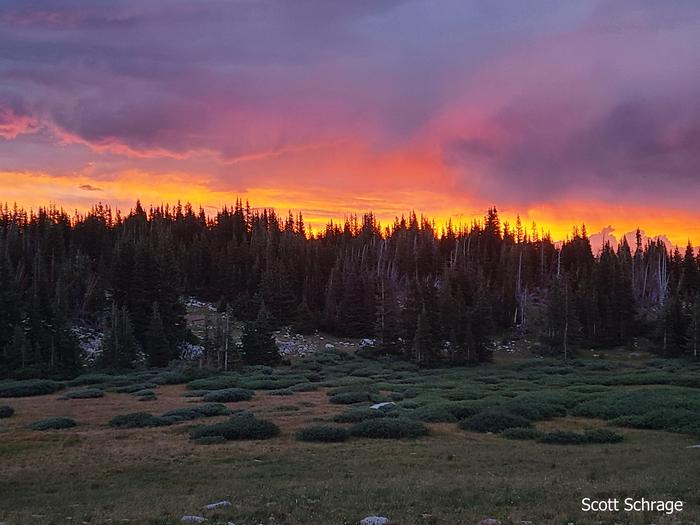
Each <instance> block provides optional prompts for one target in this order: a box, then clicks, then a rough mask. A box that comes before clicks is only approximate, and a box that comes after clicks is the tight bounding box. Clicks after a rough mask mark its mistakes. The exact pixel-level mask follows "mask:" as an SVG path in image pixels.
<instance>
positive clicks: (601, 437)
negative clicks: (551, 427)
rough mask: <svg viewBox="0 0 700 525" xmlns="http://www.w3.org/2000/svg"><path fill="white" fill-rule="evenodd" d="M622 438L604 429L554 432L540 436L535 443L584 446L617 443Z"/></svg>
mask: <svg viewBox="0 0 700 525" xmlns="http://www.w3.org/2000/svg"><path fill="white" fill-rule="evenodd" d="M623 439H624V437H623V436H622V435H621V434H618V433H617V432H613V431H611V430H605V429H596V430H587V431H585V432H566V431H561V430H559V431H555V432H547V433H544V434H542V435H541V436H540V437H539V438H537V441H539V442H540V443H547V444H550V445H584V444H588V443H619V442H620V441H622V440H623Z"/></svg>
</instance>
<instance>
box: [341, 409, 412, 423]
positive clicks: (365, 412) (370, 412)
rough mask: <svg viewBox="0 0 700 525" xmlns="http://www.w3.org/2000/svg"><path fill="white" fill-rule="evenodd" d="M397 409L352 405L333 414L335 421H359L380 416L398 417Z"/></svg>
mask: <svg viewBox="0 0 700 525" xmlns="http://www.w3.org/2000/svg"><path fill="white" fill-rule="evenodd" d="M398 415H399V411H397V410H381V409H380V410H374V409H371V408H369V407H354V408H351V409H349V410H346V411H345V412H343V413H342V414H336V415H335V416H333V421H334V422H336V423H359V422H360V421H365V420H367V419H378V418H382V417H398Z"/></svg>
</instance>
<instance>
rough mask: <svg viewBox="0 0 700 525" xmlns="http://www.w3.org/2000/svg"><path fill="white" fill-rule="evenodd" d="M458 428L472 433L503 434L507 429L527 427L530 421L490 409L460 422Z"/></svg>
mask: <svg viewBox="0 0 700 525" xmlns="http://www.w3.org/2000/svg"><path fill="white" fill-rule="evenodd" d="M459 426H460V428H462V429H464V430H472V431H474V432H503V431H504V430H505V429H507V428H515V427H528V426H530V421H528V420H527V419H525V418H524V417H522V416H518V415H516V414H512V413H511V412H507V411H504V410H497V409H490V410H484V411H483V412H479V413H478V414H475V415H473V416H471V417H469V418H467V419H464V420H462V421H460V422H459Z"/></svg>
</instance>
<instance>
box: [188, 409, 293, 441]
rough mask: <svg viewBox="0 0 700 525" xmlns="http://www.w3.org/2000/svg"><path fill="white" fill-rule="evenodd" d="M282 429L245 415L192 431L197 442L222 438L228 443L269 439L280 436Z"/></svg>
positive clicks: (250, 415) (268, 422)
mask: <svg viewBox="0 0 700 525" xmlns="http://www.w3.org/2000/svg"><path fill="white" fill-rule="evenodd" d="M279 433H280V429H279V427H278V426H277V425H275V424H274V423H272V422H271V421H266V420H264V419H257V418H256V417H255V416H254V415H252V414H248V413H243V414H238V415H236V416H234V417H232V418H231V419H230V420H229V421H225V422H223V423H215V424H213V425H205V426H201V427H198V428H195V429H192V438H193V439H195V440H198V439H201V438H205V437H214V436H220V437H222V438H224V439H226V440H228V441H231V440H242V439H268V438H272V437H275V436H278V435H279Z"/></svg>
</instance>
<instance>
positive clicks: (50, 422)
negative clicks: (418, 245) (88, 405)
mask: <svg viewBox="0 0 700 525" xmlns="http://www.w3.org/2000/svg"><path fill="white" fill-rule="evenodd" d="M77 424H78V423H76V422H75V420H73V419H71V418H69V417H50V418H48V419H42V420H41V421H35V422H34V423H32V424H31V425H29V427H30V428H31V429H32V430H61V429H63V428H71V427H74V426H76V425H77Z"/></svg>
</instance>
